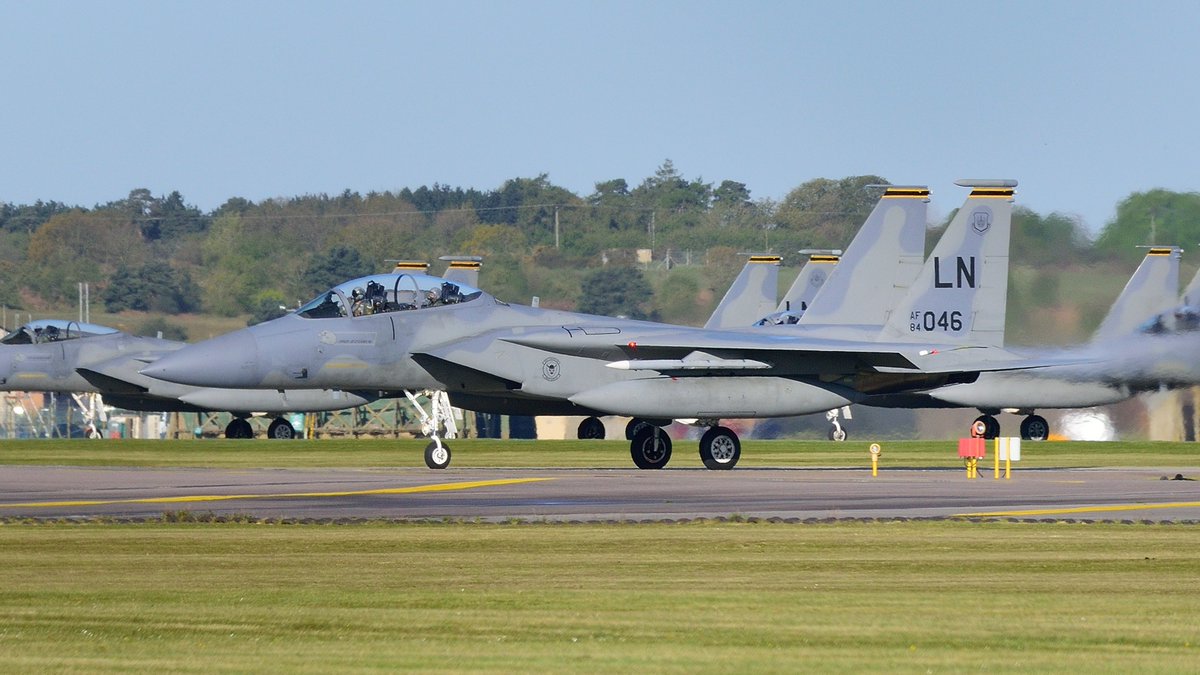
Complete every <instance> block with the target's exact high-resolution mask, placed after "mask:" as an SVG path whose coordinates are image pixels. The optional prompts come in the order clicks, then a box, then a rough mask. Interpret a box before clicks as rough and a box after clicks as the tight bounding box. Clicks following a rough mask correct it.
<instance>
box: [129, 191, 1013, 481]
mask: <svg viewBox="0 0 1200 675" xmlns="http://www.w3.org/2000/svg"><path fill="white" fill-rule="evenodd" d="M1014 184H1015V183H1013V182H1011V181H1001V182H992V181H988V182H975V183H968V185H970V186H971V187H972V188H973V190H972V196H971V198H970V199H969V200H968V202H967V205H966V206H965V207H964V208H963V209H961V210H960V213H959V214H958V216H957V217H956V218H955V220H954V222H953V223H952V225H951V227H950V228H948V231H947V233H946V234H945V235H944V236H943V241H942V243H939V248H938V249H937V250H935V255H934V256H932V257H931V259H930V262H929V263H928V264H927V265H926V267H925V268H923V269H922V272H921V274H920V275H919V276H918V277H917V281H916V282H915V284H914V285H913V286H912V288H910V289H908V291H907V293H906V294H905V301H904V302H902V303H900V304H899V306H898V307H897V306H893V307H892V308H886V310H885V311H883V312H881V316H880V317H879V321H880V322H881V325H882V330H881V329H880V324H876V325H870V322H869V321H868V322H866V324H867V325H857V326H851V325H849V323H848V322H847V323H845V324H842V325H840V326H837V327H834V328H830V329H829V330H827V331H825V334H821V335H816V336H810V335H809V334H808V332H807V331H806V332H804V333H799V332H795V333H793V332H790V331H764V330H752V329H746V330H742V331H720V330H705V329H694V328H682V327H678V326H669V325H664V324H657V323H652V322H642V321H629V320H621V319H611V318H606V317H597V316H592V315H585V314H577V313H572V312H562V311H554V310H539V309H533V308H529V307H521V306H514V305H508V304H506V303H503V302H500V301H499V300H497V299H495V298H493V297H491V296H489V295H487V294H486V293H484V292H482V291H480V290H478V289H476V288H473V287H469V286H465V285H458V284H453V283H450V282H445V281H444V280H442V279H437V278H434V277H427V276H424V275H408V274H391V275H376V276H374V277H364V278H363V279H357V280H354V281H351V282H347V283H346V284H342V285H340V286H338V287H336V288H334V289H331V290H330V291H328V292H326V293H323V294H321V295H320V296H318V297H317V298H315V299H314V300H313V301H311V302H310V303H308V304H307V305H305V306H303V307H301V308H300V309H299V310H298V311H297V312H296V313H295V314H292V315H289V316H286V317H282V318H280V319H276V320H274V321H270V322H267V323H264V324H259V325H258V326H254V327H251V328H248V329H245V330H242V331H237V332H235V333H231V334H228V335H225V336H221V337H218V338H215V339H213V340H209V341H207V342H203V343H199V344H197V345H193V346H190V347H187V348H185V349H184V350H180V351H179V352H176V353H174V354H172V355H169V356H166V357H164V358H162V359H160V360H158V361H157V362H155V363H154V364H151V365H150V366H148V367H147V368H145V369H143V371H142V372H143V373H144V374H146V375H150V376H153V377H158V378H165V379H169V380H172V381H177V382H183V383H187V384H191V385H194V386H215V387H253V388H284V389H292V388H296V387H312V388H320V387H333V386H336V387H339V388H343V389H349V390H372V389H380V390H395V389H400V388H404V389H409V388H426V389H441V388H444V389H446V390H448V391H449V392H450V396H451V399H452V400H453V401H454V402H455V404H456V405H459V406H460V407H464V408H468V409H473V410H483V411H489V412H500V413H508V414H531V413H538V414H581V413H582V414H607V413H612V414H625V415H633V416H637V417H641V418H649V419H654V420H667V419H670V418H698V419H700V420H705V421H707V422H709V423H710V424H711V425H712V428H710V430H709V432H708V433H706V434H705V437H704V438H703V439H702V441H701V456H702V458H703V459H704V461H705V464H706V466H709V467H710V468H729V467H732V466H733V465H734V464H735V463H736V462H737V459H738V457H739V456H740V444H739V442H738V440H737V437H736V435H734V434H733V432H732V431H730V430H728V429H726V428H724V427H720V426H719V425H717V424H716V421H717V420H718V419H720V418H723V417H772V416H785V415H795V414H807V413H812V412H823V411H825V410H829V409H830V408H834V407H839V406H842V405H847V404H849V403H851V402H853V401H855V400H857V399H858V398H860V397H861V396H862V395H863V394H864V393H865V392H870V391H878V390H887V389H889V388H898V389H901V390H903V389H907V388H911V387H914V386H922V387H924V388H928V387H929V386H930V385H931V384H935V383H941V384H945V383H947V382H951V381H956V380H959V379H961V378H967V379H970V378H971V377H974V376H975V374H976V373H977V372H978V371H979V370H987V369H994V368H1002V367H1005V366H1004V365H1003V361H1004V360H1005V359H1006V358H1007V359H1011V358H1012V357H1011V356H1009V355H1006V354H1005V353H1003V352H1002V351H1001V350H994V349H987V348H986V346H987V345H989V344H992V343H993V342H994V341H995V339H996V336H997V334H999V336H1000V337H1001V339H1002V335H1003V305H1004V297H1005V293H1006V288H1007V280H1006V278H1005V277H1006V270H1007V257H1008V231H1009V223H1010V215H1011V199H1012V194H1013V190H1012V187H1013V185H1014ZM910 199H911V197H910ZM919 199H920V200H921V201H923V199H924V195H920V196H919ZM893 213H894V210H893V209H891V208H886V209H884V214H885V216H884V217H883V218H882V220H881V223H882V226H883V228H884V232H885V234H887V235H888V236H892V237H899V236H900V235H899V231H900V230H901V229H902V228H901V225H902V222H900V221H902V220H904V210H903V209H901V210H900V212H899V213H898V216H897V217H898V218H899V220H897V217H893V215H892V214H893ZM893 231H894V232H893ZM943 253H944V255H943ZM893 258H894V256H893ZM846 263H847V261H846V260H843V262H842V264H841V265H839V268H838V269H839V271H840V270H841V269H842V267H843V266H845V265H846ZM893 266H894V263H893ZM359 286H363V287H366V288H368V290H367V292H366V297H367V299H368V302H366V303H364V304H363V306H364V307H365V308H366V309H362V308H360V307H358V306H356V305H355V304H354V303H352V302H351V300H350V297H351V294H350V292H351V290H352V289H353V288H355V287H359ZM887 290H888V291H889V292H890V291H891V290H892V289H890V288H889V289H887ZM989 306H990V307H997V306H998V307H999V308H1000V311H999V314H1000V319H999V320H998V321H997V320H996V319H995V318H994V317H991V316H989V313H988V312H987V311H983V310H984V309H985V308H986V307H989ZM810 309H811V308H810ZM801 323H802V324H803V321H802V322H801ZM964 343H965V344H969V345H972V346H978V347H979V348H978V349H975V350H966V351H964V350H959V349H957V347H959V346H961V345H962V344H964ZM985 357H986V358H985ZM431 451H432V452H433V454H432V455H431ZM631 455H632V456H633V457H634V460H635V463H637V464H638V465H639V466H641V467H643V468H658V467H661V466H663V465H665V464H666V461H667V460H668V459H669V457H670V439H669V438H667V437H666V435H665V434H662V433H661V431H660V430H659V429H658V427H657V426H650V427H649V428H648V429H645V430H643V432H639V434H638V435H635V438H634V439H633V442H632V444H631ZM448 459H449V456H448V453H447V452H443V451H442V448H441V446H440V444H437V443H436V439H435V442H434V443H431V444H430V449H429V450H427V453H426V460H427V462H428V463H429V464H430V465H431V466H445V464H446V462H448Z"/></svg>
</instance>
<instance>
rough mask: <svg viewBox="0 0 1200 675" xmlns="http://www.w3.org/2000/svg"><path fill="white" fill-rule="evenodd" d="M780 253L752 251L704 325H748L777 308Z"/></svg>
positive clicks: (727, 326)
mask: <svg viewBox="0 0 1200 675" xmlns="http://www.w3.org/2000/svg"><path fill="white" fill-rule="evenodd" d="M778 290H779V256H777V255H752V256H750V260H748V261H746V266H745V267H743V268H742V271H741V272H740V273H739V274H738V276H737V278H736V279H734V280H733V285H732V286H730V287H729V290H728V291H726V292H725V297H723V298H721V303H720V304H718V305H717V308H716V309H714V310H713V313H712V316H710V317H709V318H708V323H706V324H704V327H705V328H745V327H746V326H751V325H754V322H755V321H758V320H759V319H761V318H763V317H764V316H766V315H767V314H770V313H771V312H772V311H773V310H774V309H775V295H776V294H777V293H778Z"/></svg>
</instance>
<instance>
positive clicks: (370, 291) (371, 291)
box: [363, 281, 387, 314]
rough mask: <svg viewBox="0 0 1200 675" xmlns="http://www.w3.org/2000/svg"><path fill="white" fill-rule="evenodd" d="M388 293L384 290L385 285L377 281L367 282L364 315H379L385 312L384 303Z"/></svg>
mask: <svg viewBox="0 0 1200 675" xmlns="http://www.w3.org/2000/svg"><path fill="white" fill-rule="evenodd" d="M386 296H387V293H386V291H385V290H384V288H383V284H381V283H379V282H376V281H368V282H367V291H366V294H365V296H364V300H363V302H364V304H365V309H364V310H363V313H364V314H378V313H380V312H382V311H384V303H385V301H386V299H387V297H386Z"/></svg>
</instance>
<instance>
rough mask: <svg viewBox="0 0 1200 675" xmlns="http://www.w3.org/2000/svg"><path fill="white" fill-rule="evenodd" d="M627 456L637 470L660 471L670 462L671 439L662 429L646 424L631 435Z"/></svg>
mask: <svg viewBox="0 0 1200 675" xmlns="http://www.w3.org/2000/svg"><path fill="white" fill-rule="evenodd" d="M629 454H630V456H632V457H633V463H634V464H636V465H637V468H639V469H661V468H663V467H664V466H666V465H667V462H669V461H671V437H670V436H668V435H667V432H665V431H663V430H662V429H659V428H658V427H656V426H652V425H649V424H647V425H646V426H645V427H643V428H642V429H639V430H638V432H637V433H636V434H634V435H633V440H632V441H630V442H629Z"/></svg>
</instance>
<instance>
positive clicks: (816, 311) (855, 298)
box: [800, 185, 929, 326]
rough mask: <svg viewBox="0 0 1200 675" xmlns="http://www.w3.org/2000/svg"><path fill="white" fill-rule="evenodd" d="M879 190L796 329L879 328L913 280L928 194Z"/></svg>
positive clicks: (922, 256)
mask: <svg viewBox="0 0 1200 675" xmlns="http://www.w3.org/2000/svg"><path fill="white" fill-rule="evenodd" d="M884 187H886V188H887V189H886V190H885V192H884V193H883V196H882V197H881V198H880V199H879V202H878V203H877V204H876V205H875V208H874V209H872V211H871V215H869V216H867V220H866V222H864V223H863V226H862V228H860V229H859V231H858V234H856V235H855V236H854V239H853V240H852V241H851V242H850V245H849V246H847V247H846V252H845V254H844V255H842V258H841V260H840V261H839V262H838V264H837V267H835V268H834V270H833V272H832V273H830V275H829V279H828V281H826V282H825V284H824V285H823V286H822V287H821V290H820V292H819V293H817V295H816V297H815V298H813V300H812V302H810V303H809V305H808V309H807V310H806V311H805V312H804V316H803V317H802V318H801V319H800V325H802V326H815V325H820V326H825V325H840V326H845V325H854V326H882V325H883V323H884V321H885V320H886V319H887V315H888V311H889V310H890V309H891V308H893V307H895V305H896V302H897V301H899V300H900V298H901V297H903V296H904V294H905V293H906V292H907V291H908V287H909V286H910V285H911V284H912V282H913V280H914V279H915V278H916V277H917V273H918V272H919V271H920V269H921V262H922V261H923V260H924V259H925V213H926V210H927V207H928V204H929V188H926V187H923V186H900V185H888V186H884Z"/></svg>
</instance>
